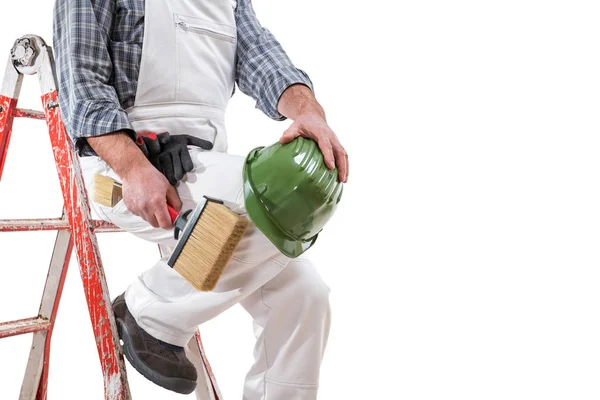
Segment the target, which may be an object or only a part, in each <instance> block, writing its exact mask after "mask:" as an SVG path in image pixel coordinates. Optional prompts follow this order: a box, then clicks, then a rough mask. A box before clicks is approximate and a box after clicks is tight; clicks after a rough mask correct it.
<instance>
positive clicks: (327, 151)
mask: <svg viewBox="0 0 600 400" xmlns="http://www.w3.org/2000/svg"><path fill="white" fill-rule="evenodd" d="M317 143H318V144H319V148H320V149H321V153H323V159H324V160H325V165H327V167H328V168H329V169H335V157H334V156H333V147H332V145H331V142H330V141H329V138H328V137H320V138H319V140H318V141H317Z"/></svg>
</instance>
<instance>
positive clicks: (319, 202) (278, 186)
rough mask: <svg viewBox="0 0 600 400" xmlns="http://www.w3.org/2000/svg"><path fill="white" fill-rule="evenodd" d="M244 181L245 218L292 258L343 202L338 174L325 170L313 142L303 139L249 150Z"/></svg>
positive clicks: (307, 247)
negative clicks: (246, 216)
mask: <svg viewBox="0 0 600 400" xmlns="http://www.w3.org/2000/svg"><path fill="white" fill-rule="evenodd" d="M243 176H244V198H245V203H246V211H247V212H248V216H249V217H250V219H251V220H252V222H254V224H255V225H256V226H257V228H258V229H260V231H261V232H262V233H264V234H265V236H266V237H267V238H268V239H269V240H270V241H271V242H272V243H273V244H274V245H275V246H276V247H277V248H278V249H279V250H280V251H281V252H282V253H283V254H285V255H286V256H288V257H291V258H295V257H298V256H299V255H300V254H302V253H304V252H305V251H306V250H308V249H309V248H310V247H311V246H312V245H313V244H315V241H316V240H317V236H318V234H319V232H321V230H322V229H323V226H325V224H326V223H327V221H328V220H329V219H330V218H331V216H332V215H333V213H334V211H335V209H336V208H337V205H338V203H339V202H340V200H341V198H342V191H343V184H342V183H340V182H339V180H338V171H337V170H331V169H329V168H327V166H326V165H325V162H324V160H323V155H322V154H321V151H320V149H319V146H318V145H317V143H316V142H315V141H313V140H310V139H305V138H303V137H299V138H296V139H294V140H293V141H292V142H290V143H287V144H281V143H275V144H273V145H272V146H269V147H258V148H256V149H254V150H252V151H251V152H250V154H248V156H247V157H246V160H245V162H244V172H243Z"/></svg>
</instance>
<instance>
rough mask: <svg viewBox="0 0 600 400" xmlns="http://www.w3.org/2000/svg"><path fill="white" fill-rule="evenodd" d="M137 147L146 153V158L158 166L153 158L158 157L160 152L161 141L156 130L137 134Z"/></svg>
mask: <svg viewBox="0 0 600 400" xmlns="http://www.w3.org/2000/svg"><path fill="white" fill-rule="evenodd" d="M135 144H136V145H137V147H138V148H139V149H140V150H141V151H142V153H144V155H145V156H146V158H147V159H148V160H150V162H151V163H152V164H153V165H154V166H155V167H156V164H154V162H153V160H156V159H157V158H158V155H159V154H160V149H161V146H160V142H159V141H158V135H157V134H156V133H154V132H140V133H138V134H137V139H136V141H135Z"/></svg>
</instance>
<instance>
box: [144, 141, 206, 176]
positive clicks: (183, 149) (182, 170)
mask: <svg viewBox="0 0 600 400" xmlns="http://www.w3.org/2000/svg"><path fill="white" fill-rule="evenodd" d="M157 136H158V142H159V144H160V152H159V154H158V157H157V159H156V164H155V166H156V168H157V169H158V170H159V171H161V172H162V173H163V175H164V176H165V177H166V178H167V179H168V180H169V183H170V184H171V185H173V186H175V185H176V184H177V182H179V181H180V180H181V179H182V178H183V176H184V175H185V174H186V173H188V172H190V171H192V170H193V169H194V163H193V162H192V157H191V156H190V152H189V150H188V146H197V147H200V148H202V149H204V150H211V149H212V148H213V144H212V143H211V142H209V141H207V140H203V139H200V138H197V137H195V136H190V135H169V133H167V132H165V133H160V134H158V135H157Z"/></svg>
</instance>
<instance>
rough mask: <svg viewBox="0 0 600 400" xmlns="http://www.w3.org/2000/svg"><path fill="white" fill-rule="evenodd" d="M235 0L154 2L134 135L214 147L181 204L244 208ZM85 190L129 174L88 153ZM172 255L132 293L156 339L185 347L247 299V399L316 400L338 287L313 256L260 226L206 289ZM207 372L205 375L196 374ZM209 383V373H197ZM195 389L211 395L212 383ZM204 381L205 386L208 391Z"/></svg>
mask: <svg viewBox="0 0 600 400" xmlns="http://www.w3.org/2000/svg"><path fill="white" fill-rule="evenodd" d="M235 7H236V4H235V1H232V0H147V1H146V17H145V35H144V45H143V51H142V62H141V67H140V76H139V83H138V90H137V95H136V101H135V105H134V106H133V107H132V108H131V109H129V110H127V112H128V114H129V118H130V121H131V123H132V124H133V126H134V128H135V129H136V131H138V132H140V131H144V130H147V131H154V132H163V131H168V132H169V133H170V134H172V135H177V134H189V135H195V136H198V137H201V138H203V139H206V140H209V141H211V142H213V143H214V148H213V150H212V151H205V150H202V149H199V148H196V147H192V148H190V154H191V156H192V159H193V161H194V166H195V169H194V171H192V172H190V173H188V174H187V175H186V176H185V178H184V179H183V180H182V181H181V182H180V183H179V185H178V186H177V191H178V193H179V196H180V198H181V200H182V202H183V210H187V209H192V208H194V207H195V206H196V205H197V204H198V202H199V201H200V200H201V199H202V196H204V195H208V196H211V197H216V198H219V199H222V200H224V201H226V204H228V205H230V206H231V207H232V208H233V209H234V210H235V211H236V212H238V213H240V214H245V209H244V200H243V193H242V173H241V171H242V164H243V157H239V156H233V155H229V154H227V153H226V151H227V134H226V131H225V124H224V114H225V109H226V106H227V103H228V100H229V98H230V96H231V93H232V91H233V86H234V78H235V56H236V37H237V32H236V26H235V18H234V15H235V14H234V12H235ZM81 164H82V167H83V171H84V179H85V181H86V186H87V188H88V190H89V191H90V192H92V193H93V186H92V177H93V175H94V174H95V173H101V174H104V175H107V176H111V177H112V178H114V179H116V180H117V181H120V178H119V177H118V176H117V175H116V174H115V172H114V171H113V170H112V169H111V168H110V167H109V166H108V165H107V164H106V163H105V162H104V161H103V160H102V159H100V158H99V157H82V158H81ZM92 208H93V211H94V212H95V213H96V214H97V215H98V216H100V218H102V219H105V220H107V221H110V222H112V223H114V224H115V225H117V226H119V227H121V228H123V229H125V230H126V231H128V232H131V233H133V234H134V235H136V236H138V237H140V238H143V239H145V240H149V241H152V242H154V243H158V244H160V245H162V246H167V247H169V248H172V247H174V246H175V244H176V242H175V240H174V238H173V231H172V230H164V229H159V228H153V227H152V226H151V225H150V224H148V223H147V222H146V221H144V220H143V219H142V218H140V217H138V216H136V215H134V214H133V213H131V212H130V211H129V210H128V209H127V207H126V206H125V204H124V203H123V201H121V202H120V203H118V204H117V205H116V206H115V207H114V208H112V209H111V208H108V207H104V206H101V205H99V204H96V203H92ZM167 259H168V257H167V256H165V257H164V258H163V259H161V260H159V261H158V262H157V263H156V265H154V266H153V267H152V268H150V269H149V270H147V271H145V272H143V273H142V274H141V275H140V276H139V279H137V280H136V281H135V282H133V283H132V284H131V286H130V287H129V288H128V289H127V291H126V296H125V299H126V302H127V305H128V307H129V309H130V311H131V313H132V314H133V316H134V317H135V319H136V321H137V322H138V324H139V325H140V326H141V327H142V328H143V329H144V330H146V331H147V332H148V333H150V334H151V335H153V336H154V337H156V338H158V339H160V340H163V341H165V342H168V343H171V344H175V345H179V346H186V345H187V344H188V342H190V339H191V338H192V336H193V334H194V332H195V330H196V328H197V326H198V325H200V324H202V323H203V322H205V321H208V320H209V319H211V318H213V317H215V316H217V315H219V314H220V313H221V312H223V311H224V310H226V309H227V308H229V307H231V306H232V305H234V304H237V303H240V304H241V305H242V306H243V307H244V308H245V309H246V310H247V311H248V312H249V313H250V314H251V315H252V317H253V319H254V326H255V334H256V338H257V344H256V348H255V352H254V354H255V360H256V361H255V364H254V365H253V366H252V368H251V369H250V371H249V373H248V375H247V377H246V383H245V387H244V399H245V400H309V399H316V397H317V387H318V380H319V370H320V364H321V359H322V356H323V352H324V350H325V346H326V342H327V336H328V332H329V320H330V314H329V302H328V296H329V288H328V287H327V286H326V285H325V283H324V282H323V281H322V279H321V278H320V276H319V274H318V272H317V271H316V269H315V268H314V267H313V265H312V264H311V263H310V261H308V260H307V259H306V258H298V259H293V260H290V259H288V258H287V257H285V256H284V255H282V254H281V253H280V252H279V251H278V250H277V249H276V248H275V246H273V245H272V244H271V243H270V242H269V240H268V239H267V238H266V237H265V236H264V235H263V234H262V233H261V232H260V231H259V230H258V229H256V227H255V226H254V225H253V224H251V225H250V228H249V229H248V232H247V233H246V235H245V236H244V238H243V239H242V241H241V243H240V245H239V247H238V249H237V250H236V252H235V254H234V255H233V257H232V260H231V262H230V263H229V265H228V266H227V268H226V269H225V272H224V274H223V276H222V277H221V279H220V281H219V283H218V285H217V287H216V289H215V290H214V291H212V292H199V291H197V290H195V289H194V288H193V287H192V286H191V285H190V284H189V283H188V282H187V281H186V280H185V279H183V278H182V277H181V276H180V275H179V274H178V273H177V272H175V271H174V270H173V269H171V268H170V267H169V266H167V264H166V260H167ZM199 376H200V377H202V376H203V374H200V373H199ZM199 379H201V378H199ZM198 387H199V389H198V390H197V397H198V398H199V399H205V398H206V397H205V396H206V392H205V391H206V385H204V384H203V385H200V383H199V384H198ZM200 387H202V390H204V392H200Z"/></svg>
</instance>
